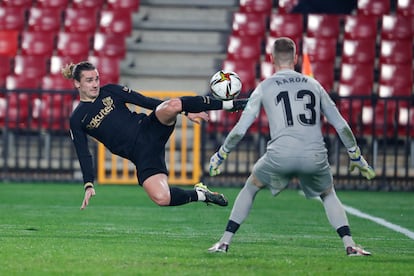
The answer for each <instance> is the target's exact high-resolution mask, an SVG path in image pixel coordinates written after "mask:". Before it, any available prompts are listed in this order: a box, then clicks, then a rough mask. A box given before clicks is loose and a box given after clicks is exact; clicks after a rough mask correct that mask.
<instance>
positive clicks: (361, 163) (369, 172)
mask: <svg viewBox="0 0 414 276" xmlns="http://www.w3.org/2000/svg"><path fill="white" fill-rule="evenodd" d="M348 155H349V158H350V159H351V160H350V163H349V171H351V172H352V171H353V170H354V169H355V168H358V169H359V171H360V172H361V174H362V175H363V176H364V177H366V178H367V179H368V180H369V179H372V178H374V177H375V171H374V170H373V169H372V168H371V166H370V165H368V163H367V161H366V160H365V159H364V157H363V156H362V155H361V150H360V149H359V147H358V146H357V147H356V148H355V150H348Z"/></svg>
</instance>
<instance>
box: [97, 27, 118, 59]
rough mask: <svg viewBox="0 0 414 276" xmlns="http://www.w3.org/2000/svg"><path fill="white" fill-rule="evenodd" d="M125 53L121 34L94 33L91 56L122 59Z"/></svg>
mask: <svg viewBox="0 0 414 276" xmlns="http://www.w3.org/2000/svg"><path fill="white" fill-rule="evenodd" d="M125 53H126V41H125V38H124V36H123V35H122V34H106V33H101V32H95V34H94V39H93V54H94V55H96V56H108V57H116V58H119V59H123V58H124V57H125Z"/></svg>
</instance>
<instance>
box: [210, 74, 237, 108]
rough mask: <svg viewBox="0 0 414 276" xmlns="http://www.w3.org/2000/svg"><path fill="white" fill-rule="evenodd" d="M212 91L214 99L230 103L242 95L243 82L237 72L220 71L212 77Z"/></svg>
mask: <svg viewBox="0 0 414 276" xmlns="http://www.w3.org/2000/svg"><path fill="white" fill-rule="evenodd" d="M210 89H211V93H212V94H213V96H214V98H216V99H218V100H222V101H229V100H233V99H234V98H236V97H237V96H238V95H239V94H240V91H241V89H242V82H241V80H240V77H239V75H237V74H236V73H235V72H232V71H223V70H220V71H218V72H216V73H215V74H214V75H213V76H212V77H211V79H210Z"/></svg>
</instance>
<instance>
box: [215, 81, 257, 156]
mask: <svg viewBox="0 0 414 276" xmlns="http://www.w3.org/2000/svg"><path fill="white" fill-rule="evenodd" d="M260 89H261V86H260V85H259V86H258V87H257V88H256V89H255V91H253V93H252V94H251V96H250V98H249V100H248V102H247V105H246V107H245V109H244V110H243V113H242V115H241V117H240V119H239V121H238V122H237V124H236V125H235V126H234V127H233V129H232V130H231V131H230V133H229V134H228V135H227V137H226V139H225V141H224V143H223V149H224V150H225V151H226V152H231V151H232V150H233V149H234V148H235V147H236V146H237V144H238V143H239V142H240V140H241V139H243V137H244V135H245V134H246V132H247V130H248V129H249V127H250V126H251V125H252V124H253V122H254V120H255V119H256V118H257V116H258V114H259V111H260V108H261V94H260V93H259V91H260Z"/></svg>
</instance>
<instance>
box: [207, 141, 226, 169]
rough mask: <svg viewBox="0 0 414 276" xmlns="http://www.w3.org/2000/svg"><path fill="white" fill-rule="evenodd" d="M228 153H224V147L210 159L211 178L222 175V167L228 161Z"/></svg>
mask: <svg viewBox="0 0 414 276" xmlns="http://www.w3.org/2000/svg"><path fill="white" fill-rule="evenodd" d="M227 155H228V152H226V151H224V149H223V147H220V149H219V150H218V151H217V152H216V153H215V154H213V156H211V158H210V168H209V172H210V175H211V176H215V175H218V174H220V173H221V171H220V165H221V164H222V163H223V161H224V160H226V158H227Z"/></svg>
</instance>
